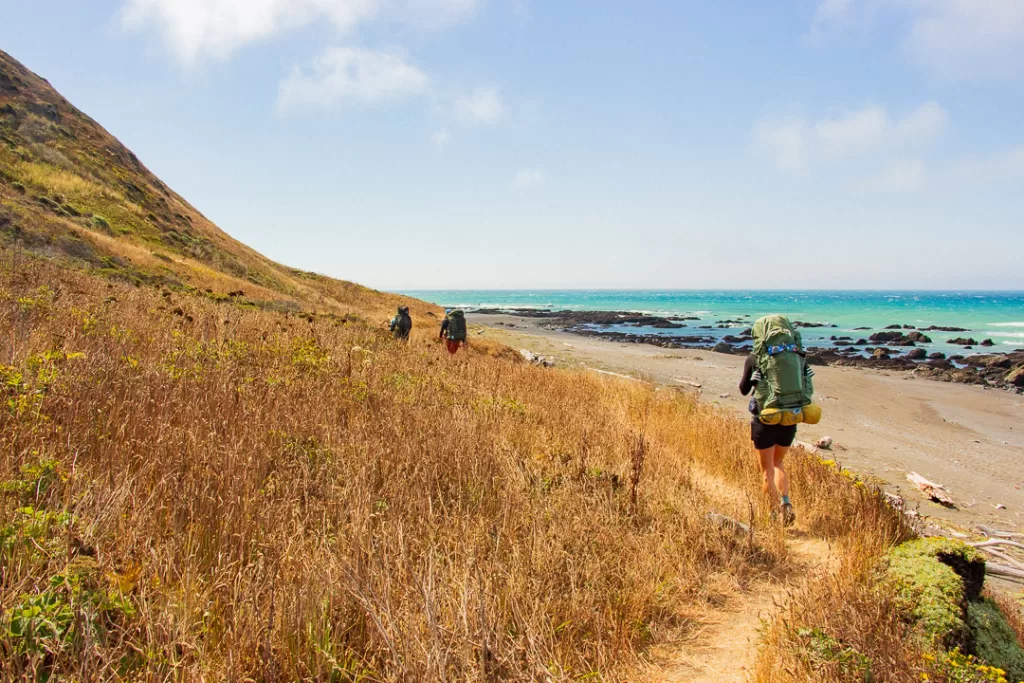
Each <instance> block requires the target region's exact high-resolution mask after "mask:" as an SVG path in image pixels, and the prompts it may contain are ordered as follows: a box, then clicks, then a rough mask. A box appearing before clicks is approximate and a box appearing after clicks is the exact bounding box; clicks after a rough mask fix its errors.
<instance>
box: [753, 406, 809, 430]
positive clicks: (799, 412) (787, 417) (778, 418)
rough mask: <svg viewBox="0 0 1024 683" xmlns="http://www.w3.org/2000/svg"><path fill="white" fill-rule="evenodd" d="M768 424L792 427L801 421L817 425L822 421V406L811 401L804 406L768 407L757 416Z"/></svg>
mask: <svg viewBox="0 0 1024 683" xmlns="http://www.w3.org/2000/svg"><path fill="white" fill-rule="evenodd" d="M757 419H759V420H760V421H761V422H762V423H764V424H766V425H782V426H783V427H792V426H793V425H797V424H800V423H803V424H809V425H816V424H818V423H819V422H821V406H819V405H818V404H816V403H811V404H809V405H806V406H804V407H803V408H767V409H765V410H762V411H761V414H760V415H758V416H757Z"/></svg>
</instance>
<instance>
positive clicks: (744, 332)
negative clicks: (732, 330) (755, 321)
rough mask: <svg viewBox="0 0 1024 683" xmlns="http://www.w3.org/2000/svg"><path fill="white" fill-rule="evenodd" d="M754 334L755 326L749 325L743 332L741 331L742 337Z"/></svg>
mask: <svg viewBox="0 0 1024 683" xmlns="http://www.w3.org/2000/svg"><path fill="white" fill-rule="evenodd" d="M752 334H754V328H753V327H748V328H747V329H745V330H743V331H742V332H740V336H741V337H749V336H750V335H752Z"/></svg>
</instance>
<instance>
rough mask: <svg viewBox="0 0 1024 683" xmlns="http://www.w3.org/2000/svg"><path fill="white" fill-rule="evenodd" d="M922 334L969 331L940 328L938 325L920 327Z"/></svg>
mask: <svg viewBox="0 0 1024 683" xmlns="http://www.w3.org/2000/svg"><path fill="white" fill-rule="evenodd" d="M921 331H922V332H970V330H968V329H966V328H963V327H941V326H939V325H931V326H929V327H922V328H921Z"/></svg>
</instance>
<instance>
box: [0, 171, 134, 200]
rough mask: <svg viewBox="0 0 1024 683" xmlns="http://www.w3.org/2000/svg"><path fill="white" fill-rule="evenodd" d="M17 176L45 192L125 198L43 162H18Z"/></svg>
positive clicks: (74, 197)
mask: <svg viewBox="0 0 1024 683" xmlns="http://www.w3.org/2000/svg"><path fill="white" fill-rule="evenodd" d="M12 170H13V171H14V172H15V174H16V175H17V177H19V178H21V179H22V180H23V181H24V182H26V183H27V184H31V185H32V186H34V187H36V188H38V189H41V190H42V191H44V192H49V193H53V194H62V195H66V196H68V197H70V198H73V199H79V198H82V197H96V196H102V195H108V196H110V197H112V198H115V199H118V200H123V199H124V198H123V197H121V196H120V195H119V194H117V193H114V192H112V191H111V190H110V189H109V188H106V187H104V186H102V185H100V184H98V183H96V182H94V181H92V180H88V179H86V178H83V177H82V176H80V175H78V174H77V173H72V172H71V171H65V170H64V169H60V168H57V167H56V166H51V165H50V164H45V163H41V162H24V161H22V162H18V163H17V164H15V166H14V168H13V169H12Z"/></svg>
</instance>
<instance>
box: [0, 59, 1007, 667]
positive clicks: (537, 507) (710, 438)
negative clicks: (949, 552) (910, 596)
mask: <svg viewBox="0 0 1024 683" xmlns="http://www.w3.org/2000/svg"><path fill="white" fill-rule="evenodd" d="M0 136H2V139H0V230H2V235H3V242H2V244H0V680H32V681H44V680H82V681H125V680H132V681H137V680H160V681H167V680H174V681H195V680H258V681H291V680H324V681H366V682H370V681H389V682H390V681H394V682H399V681H401V682H407V681H499V680H501V681H580V680H588V681H638V680H645V679H647V678H652V679H653V680H662V679H659V678H657V676H655V675H652V674H651V668H650V666H649V665H648V660H649V659H651V658H652V657H653V656H654V655H653V653H654V652H655V649H654V646H663V647H664V646H672V645H673V644H677V643H692V642H695V641H696V642H699V641H700V640H701V638H702V635H703V634H704V633H705V630H704V628H705V624H706V622H708V621H713V620H714V619H715V618H716V615H717V614H718V611H719V610H721V609H722V606H723V605H726V604H728V603H729V601H730V599H731V598H732V597H733V596H735V595H737V594H741V593H744V592H745V591H751V590H757V589H758V587H759V586H764V585H773V584H777V585H785V586H790V587H791V588H792V590H793V593H792V597H791V599H790V601H789V607H788V610H787V611H786V612H784V613H783V617H782V618H781V619H780V620H778V621H777V622H775V623H773V624H771V625H770V628H769V629H768V630H767V631H766V635H765V641H764V642H765V647H764V648H763V650H762V652H761V656H760V658H759V659H758V666H759V668H758V670H757V671H756V672H754V674H755V675H756V676H757V678H758V680H761V681H794V682H795V681H805V680H821V681H847V680H849V681H865V680H872V681H910V680H922V676H923V677H926V678H927V680H935V681H942V680H950V681H953V680H956V681H973V680H979V681H980V680H997V679H995V678H990V679H983V678H980V677H976V678H965V677H963V676H961V675H960V672H961V671H962V670H964V668H963V667H961V666H960V665H959V660H955V659H954V660H948V659H941V666H940V665H939V664H937V663H936V661H938V660H936V659H935V658H934V657H933V658H932V659H931V660H929V659H928V657H929V656H932V654H931V650H930V649H929V647H930V646H929V645H928V643H929V642H930V641H927V640H926V639H925V636H926V635H927V632H926V631H925V629H924V628H923V627H921V626H920V624H919V623H918V622H917V621H916V620H915V616H914V615H915V611H914V605H913V604H911V603H908V602H907V601H906V600H904V599H903V598H902V597H901V596H902V595H903V593H901V589H900V588H899V587H895V586H893V585H891V584H890V583H887V582H886V581H885V579H884V558H885V556H886V553H887V552H888V551H889V549H890V547H891V546H892V545H893V544H895V543H897V542H899V541H902V540H904V539H905V538H907V537H908V536H910V532H909V530H908V529H907V527H906V526H905V524H904V521H903V517H902V516H901V514H900V513H899V512H897V511H895V510H893V509H892V508H890V507H889V506H888V505H887V504H886V503H885V501H884V499H883V497H882V496H881V495H880V494H879V493H878V492H877V491H874V490H872V489H871V488H870V487H867V486H864V485H863V483H862V482H858V481H857V480H856V479H855V478H854V477H851V476H850V475H849V473H844V472H842V471H841V470H840V469H839V468H837V467H836V466H835V463H832V462H830V461H821V460H818V459H817V458H814V457H808V456H802V455H799V454H794V457H793V460H792V463H791V475H792V480H793V494H794V498H795V499H796V500H798V501H799V510H800V515H801V521H800V529H799V532H798V536H797V538H802V539H804V540H808V541H816V542H818V543H821V539H824V540H826V541H828V542H829V543H830V544H832V546H833V548H834V554H835V562H834V563H833V564H834V567H833V568H832V570H831V571H830V572H829V573H828V574H827V575H825V576H823V577H820V579H821V580H819V581H816V582H813V583H808V584H806V585H804V584H803V582H802V581H801V576H800V575H799V572H800V565H798V564H797V563H796V562H795V561H794V556H793V553H792V552H791V549H792V543H793V538H794V536H793V534H792V533H791V532H790V533H788V534H787V532H786V531H785V530H784V529H783V528H782V527H781V526H780V525H779V524H777V523H773V522H772V521H771V519H770V517H769V515H768V510H767V508H766V506H764V505H763V504H762V501H761V500H760V498H759V493H758V471H757V469H756V465H755V460H754V458H753V457H752V454H751V451H750V443H749V440H748V432H747V430H746V429H745V425H744V424H743V422H742V421H740V420H737V419H736V418H735V417H733V416H731V415H728V414H725V413H723V412H721V411H719V410H718V409H717V408H716V407H714V406H710V405H706V404H702V403H699V402H697V401H696V400H694V399H693V398H692V397H689V396H686V395H683V394H679V393H676V392H674V391H671V390H664V389H658V388H656V387H654V386H651V385H649V384H646V383H642V382H626V381H622V380H619V379H615V378H607V377H602V376H598V375H596V374H593V373H586V372H569V371H560V370H551V369H544V368H539V367H535V366H532V365H528V364H525V363H523V362H521V361H520V359H519V358H518V355H517V354H515V353H512V352H511V351H509V350H508V349H503V348H500V347H496V346H491V345H487V344H486V343H474V345H473V347H472V348H471V349H470V351H469V352H468V353H460V354H459V355H458V356H455V357H451V356H449V355H448V354H447V353H446V352H444V351H443V350H442V349H441V348H440V347H439V346H438V345H437V344H436V343H435V342H434V341H433V339H432V337H433V331H434V329H435V328H434V327H433V326H432V325H430V324H428V323H433V322H435V321H436V318H435V319H432V318H431V317H430V316H431V315H434V316H436V314H437V311H436V309H435V308H433V307H431V306H429V305H427V304H423V303H422V302H411V303H412V305H413V310H414V313H415V315H416V318H417V327H416V332H415V334H414V336H413V338H412V339H411V341H410V342H409V343H408V344H404V343H400V342H396V341H394V340H392V339H391V338H390V337H389V335H388V334H387V332H386V330H385V329H384V328H383V326H382V321H383V319H384V318H385V317H386V316H387V315H389V314H390V312H391V309H392V307H393V306H394V305H395V304H396V303H398V302H400V301H405V300H404V299H402V298H401V297H396V296H392V295H387V294H382V293H378V292H374V291H372V290H368V289H365V288H362V287H359V286H358V285H352V284H348V283H343V282H338V281H335V280H331V279H329V278H325V277H321V276H315V275H311V274H308V273H300V272H298V271H294V270H290V269H288V268H285V267H283V266H280V265H278V264H275V263H273V262H271V261H269V260H267V259H266V258H264V257H262V256H260V255H259V254H257V253H255V252H253V251H251V250H249V249H247V248H246V247H244V246H243V245H241V244H239V243H237V242H235V241H234V240H232V239H231V238H230V237H228V236H227V235H225V234H224V233H222V232H221V231H220V230H218V229H217V228H216V226H214V225H212V224H211V223H209V221H207V220H206V219H204V218H203V217H202V216H201V215H200V214H199V213H198V212H196V211H195V210H194V209H192V208H191V207H189V206H188V205H187V204H186V203H185V202H184V201H183V200H182V199H180V198H179V197H177V195H175V194H173V193H172V192H171V191H170V190H169V189H168V188H166V187H165V186H163V184H162V183H160V181H159V180H157V179H156V178H154V177H153V176H152V175H151V174H150V173H149V172H148V171H146V170H145V168H144V167H143V166H142V165H141V164H140V163H139V162H138V161H137V160H136V159H135V158H134V157H133V156H132V155H131V153H130V152H128V151H127V150H126V149H124V148H123V147H122V146H120V144H119V143H117V141H116V140H113V139H112V138H111V137H110V136H109V135H108V134H107V133H106V132H104V131H103V130H102V129H101V128H100V127H99V126H97V125H96V124H95V123H93V122H92V121H91V120H89V119H88V118H86V117H85V116H83V115H82V114H80V113H79V112H77V111H76V110H74V108H73V107H71V105H70V104H68V103H67V102H66V101H64V100H63V99H62V98H60V96H59V95H57V94H56V93H55V92H54V91H53V90H52V89H50V88H49V86H47V85H46V83H45V82H44V81H42V80H41V79H39V78H38V77H36V76H34V75H32V74H30V73H28V72H27V71H25V70H24V69H23V68H22V67H21V66H20V65H18V64H17V63H16V62H14V61H13V60H11V59H10V58H8V57H6V55H4V56H3V58H2V60H0ZM240 290H241V291H242V292H243V294H241V295H240V294H238V292H239V291H240ZM232 293H234V296H232ZM709 513H716V515H718V516H716V515H709ZM721 515H727V516H729V517H731V518H733V519H734V520H740V521H742V522H743V523H746V524H748V525H750V527H751V533H741V532H738V531H737V529H736V526H735V524H733V523H723V522H722V517H721ZM948 578H949V577H946V579H948ZM954 607H955V605H954ZM986 614H987V613H986ZM986 618H987V617H986ZM1008 628H1009V627H1007V629H1008ZM808 634H810V635H808ZM1004 644H1005V643H1003V642H1000V646H1002V645H1004ZM950 661H954V662H956V663H957V667H955V668H956V669H957V670H956V671H954V670H953V669H954V666H953V664H951V663H950ZM734 673H736V672H734V671H722V675H723V677H726V676H730V675H732V674H734ZM958 676H959V677H958Z"/></svg>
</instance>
